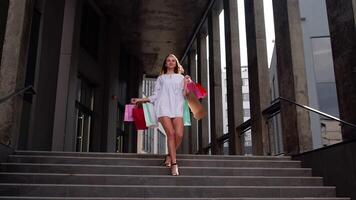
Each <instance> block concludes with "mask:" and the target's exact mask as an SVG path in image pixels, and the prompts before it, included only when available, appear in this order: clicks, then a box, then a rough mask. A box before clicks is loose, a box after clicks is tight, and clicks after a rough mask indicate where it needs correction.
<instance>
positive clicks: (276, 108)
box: [262, 97, 356, 129]
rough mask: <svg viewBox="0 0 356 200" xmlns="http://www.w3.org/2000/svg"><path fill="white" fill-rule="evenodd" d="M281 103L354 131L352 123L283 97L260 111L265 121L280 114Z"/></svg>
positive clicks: (355, 126)
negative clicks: (348, 127) (292, 105)
mask: <svg viewBox="0 0 356 200" xmlns="http://www.w3.org/2000/svg"><path fill="white" fill-rule="evenodd" d="M281 101H285V102H288V103H291V104H294V105H296V106H298V107H300V108H303V109H305V110H309V111H311V112H314V113H316V114H319V115H321V116H324V117H326V118H329V119H332V120H334V121H337V122H339V123H341V124H343V125H346V126H350V127H352V128H355V129H356V125H355V124H352V123H349V122H347V121H344V120H341V119H339V118H337V117H334V116H332V115H329V114H327V113H324V112H322V111H320V110H317V109H315V108H311V107H309V106H306V105H302V104H299V103H296V102H294V101H292V100H289V99H287V98H284V97H278V98H277V99H275V100H273V101H272V105H271V106H269V107H268V108H266V109H265V110H264V111H262V114H263V115H265V116H266V117H267V119H270V118H272V117H273V116H275V115H276V114H278V113H279V112H280V110H281Z"/></svg>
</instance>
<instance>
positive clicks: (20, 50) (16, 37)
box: [0, 0, 33, 148]
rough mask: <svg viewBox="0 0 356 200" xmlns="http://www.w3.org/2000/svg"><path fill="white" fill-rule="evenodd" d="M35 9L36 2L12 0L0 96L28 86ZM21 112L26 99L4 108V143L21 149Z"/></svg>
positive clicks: (0, 129) (0, 122)
mask: <svg viewBox="0 0 356 200" xmlns="http://www.w3.org/2000/svg"><path fill="white" fill-rule="evenodd" d="M32 9H33V1H32V0H10V1H9V9H8V17H7V23H6V30H5V36H4V44H3V51H2V57H1V66H0V97H4V96H7V95H9V94H11V93H13V92H15V91H16V90H18V89H21V88H23V87H24V82H25V70H26V68H25V66H26V65H25V63H26V51H27V44H28V40H29V34H28V33H29V32H30V21H31V17H30V16H32ZM0 53H1V52H0ZM21 111H22V96H17V97H15V98H12V99H10V100H8V101H6V102H4V103H2V104H1V105H0V143H3V144H11V146H12V147H13V148H17V142H18V136H19V128H20V119H21Z"/></svg>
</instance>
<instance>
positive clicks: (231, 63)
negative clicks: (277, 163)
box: [223, 0, 243, 155]
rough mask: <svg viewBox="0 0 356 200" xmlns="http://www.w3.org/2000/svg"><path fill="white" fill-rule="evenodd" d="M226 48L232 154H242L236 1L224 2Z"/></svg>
mask: <svg viewBox="0 0 356 200" xmlns="http://www.w3.org/2000/svg"><path fill="white" fill-rule="evenodd" d="M223 3H224V14H225V18H224V19H225V48H226V51H225V52H226V79H227V107H228V123H229V125H228V130H229V134H231V137H230V142H229V151H230V154H238V155H239V154H242V142H241V137H240V136H239V135H236V127H237V126H239V125H240V124H241V123H243V106H242V80H241V61H240V46H239V29H238V21H239V20H238V13H237V1H236V0H224V1H223Z"/></svg>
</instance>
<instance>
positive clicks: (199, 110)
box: [187, 92, 207, 120]
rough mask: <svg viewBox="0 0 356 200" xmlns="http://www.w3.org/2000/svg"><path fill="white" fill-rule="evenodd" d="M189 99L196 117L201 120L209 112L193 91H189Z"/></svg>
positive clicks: (189, 104) (190, 106)
mask: <svg viewBox="0 0 356 200" xmlns="http://www.w3.org/2000/svg"><path fill="white" fill-rule="evenodd" d="M187 101H188V106H189V108H190V110H191V111H192V113H193V116H194V118H195V119H197V120H200V119H202V118H204V117H205V116H206V114H207V112H206V110H205V108H204V107H203V105H202V104H201V103H200V101H199V100H198V98H197V97H196V96H195V94H194V93H193V92H188V94H187Z"/></svg>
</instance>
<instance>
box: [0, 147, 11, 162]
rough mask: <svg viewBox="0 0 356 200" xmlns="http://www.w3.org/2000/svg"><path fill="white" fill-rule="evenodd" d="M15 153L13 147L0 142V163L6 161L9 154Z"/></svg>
mask: <svg viewBox="0 0 356 200" xmlns="http://www.w3.org/2000/svg"><path fill="white" fill-rule="evenodd" d="M13 153H14V150H13V149H12V148H11V147H9V146H6V145H4V144H0V163H3V162H6V161H7V159H8V156H9V155H11V154H13Z"/></svg>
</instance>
